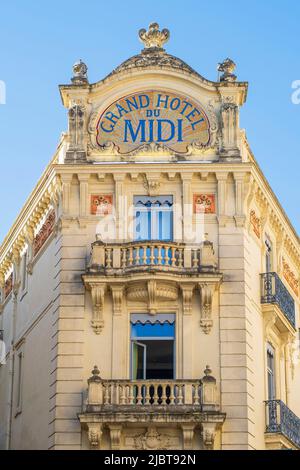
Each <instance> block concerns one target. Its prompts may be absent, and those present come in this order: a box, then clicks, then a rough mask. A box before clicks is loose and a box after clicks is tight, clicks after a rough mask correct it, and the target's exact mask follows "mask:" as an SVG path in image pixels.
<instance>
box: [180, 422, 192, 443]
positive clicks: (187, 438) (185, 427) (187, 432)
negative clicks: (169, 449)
mask: <svg viewBox="0 0 300 470" xmlns="http://www.w3.org/2000/svg"><path fill="white" fill-rule="evenodd" d="M181 429H182V440H183V449H184V450H192V449H193V439H194V429H195V424H190V423H188V424H181Z"/></svg>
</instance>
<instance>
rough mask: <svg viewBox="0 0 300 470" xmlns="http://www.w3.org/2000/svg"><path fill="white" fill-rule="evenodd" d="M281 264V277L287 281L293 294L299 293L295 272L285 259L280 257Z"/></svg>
mask: <svg viewBox="0 0 300 470" xmlns="http://www.w3.org/2000/svg"><path fill="white" fill-rule="evenodd" d="M282 266H283V277H284V278H285V280H286V281H287V282H288V284H289V286H290V287H291V288H292V289H293V291H294V292H295V294H296V295H297V296H298V295H299V281H298V279H296V276H295V273H294V272H293V271H292V269H291V268H290V266H289V264H288V263H287V261H286V260H285V259H284V258H282Z"/></svg>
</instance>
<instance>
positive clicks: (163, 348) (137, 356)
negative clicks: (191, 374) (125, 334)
mask: <svg viewBox="0 0 300 470" xmlns="http://www.w3.org/2000/svg"><path fill="white" fill-rule="evenodd" d="M131 376H132V379H134V380H142V379H144V380H145V379H173V378H174V376H175V315H170V314H157V315H147V314H140V315H138V314H134V315H131Z"/></svg>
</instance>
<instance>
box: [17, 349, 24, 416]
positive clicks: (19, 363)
mask: <svg viewBox="0 0 300 470" xmlns="http://www.w3.org/2000/svg"><path fill="white" fill-rule="evenodd" d="M16 372H17V377H16V378H17V387H16V414H19V413H21V411H22V382H23V352H19V353H18V356H17V371H16Z"/></svg>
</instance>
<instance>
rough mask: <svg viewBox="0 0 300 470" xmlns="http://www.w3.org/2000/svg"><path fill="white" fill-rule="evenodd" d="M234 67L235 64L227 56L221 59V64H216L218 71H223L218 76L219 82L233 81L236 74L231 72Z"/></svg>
mask: <svg viewBox="0 0 300 470" xmlns="http://www.w3.org/2000/svg"><path fill="white" fill-rule="evenodd" d="M235 67H236V64H235V63H234V62H233V60H231V59H229V58H227V59H225V60H223V62H221V64H218V68H217V70H218V72H223V73H222V75H221V76H220V82H235V80H236V75H234V73H233V72H234V70H235Z"/></svg>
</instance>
